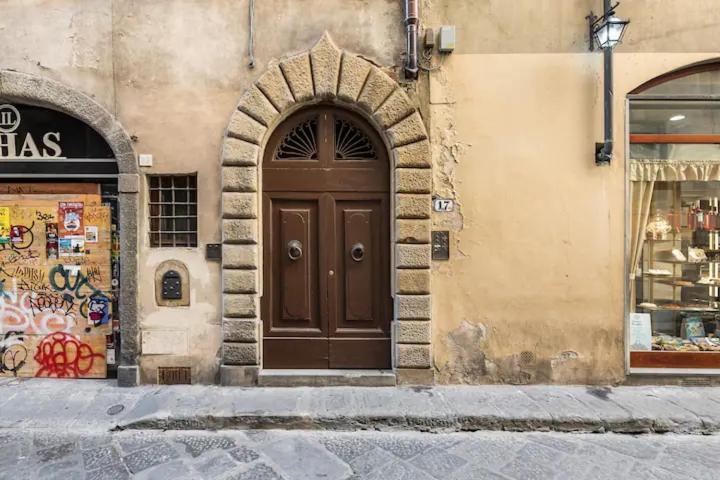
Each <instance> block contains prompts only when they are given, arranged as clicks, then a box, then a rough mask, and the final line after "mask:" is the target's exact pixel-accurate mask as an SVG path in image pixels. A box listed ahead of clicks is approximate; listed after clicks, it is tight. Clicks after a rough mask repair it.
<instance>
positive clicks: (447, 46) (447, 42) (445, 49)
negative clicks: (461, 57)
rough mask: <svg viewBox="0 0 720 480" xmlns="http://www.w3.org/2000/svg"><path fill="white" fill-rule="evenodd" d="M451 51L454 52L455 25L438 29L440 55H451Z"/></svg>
mask: <svg viewBox="0 0 720 480" xmlns="http://www.w3.org/2000/svg"><path fill="white" fill-rule="evenodd" d="M453 50H455V25H443V26H442V27H440V39H439V42H438V51H439V52H440V53H452V52H453Z"/></svg>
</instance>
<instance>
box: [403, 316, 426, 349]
mask: <svg viewBox="0 0 720 480" xmlns="http://www.w3.org/2000/svg"><path fill="white" fill-rule="evenodd" d="M430 323H431V322H428V321H427V320H400V321H398V324H397V334H398V336H397V339H398V343H414V344H424V345H429V344H430V340H431V336H432V335H431V331H430Z"/></svg>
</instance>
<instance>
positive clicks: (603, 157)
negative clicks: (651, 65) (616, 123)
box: [591, 0, 614, 164]
mask: <svg viewBox="0 0 720 480" xmlns="http://www.w3.org/2000/svg"><path fill="white" fill-rule="evenodd" d="M610 2H611V0H603V14H604V15H605V16H606V17H607V15H608V12H609V11H610V10H611V8H612V6H611V5H610ZM591 41H592V40H591ZM612 54H613V49H612V47H607V48H603V71H604V72H603V73H604V74H603V90H604V92H603V93H604V98H603V101H604V105H605V121H604V123H605V137H604V143H603V145H602V148H601V149H600V150H599V151H598V152H597V156H596V158H595V163H597V164H608V163H610V161H611V160H612V155H613V118H612V116H613V99H614V92H613V57H612Z"/></svg>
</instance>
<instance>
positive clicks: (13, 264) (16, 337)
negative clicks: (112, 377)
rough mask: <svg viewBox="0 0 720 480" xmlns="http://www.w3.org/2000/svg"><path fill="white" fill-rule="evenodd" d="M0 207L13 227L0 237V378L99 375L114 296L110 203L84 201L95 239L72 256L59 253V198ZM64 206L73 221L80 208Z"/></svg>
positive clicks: (103, 366)
mask: <svg viewBox="0 0 720 480" xmlns="http://www.w3.org/2000/svg"><path fill="white" fill-rule="evenodd" d="M0 208H5V209H6V210H7V212H8V217H9V218H8V219H7V222H9V224H10V225H11V227H10V229H9V234H8V238H9V240H8V242H6V243H0V377H1V376H18V377H30V376H41V377H104V376H105V373H106V364H105V350H106V336H107V335H108V334H110V333H111V331H112V330H111V329H112V326H111V324H112V321H111V319H112V309H113V307H112V306H113V302H114V297H113V289H112V286H111V284H110V279H111V278H112V272H111V262H110V247H111V232H110V209H109V207H107V206H100V205H94V204H92V203H91V202H88V203H85V204H84V207H83V210H82V212H83V215H87V216H88V218H90V219H92V222H93V227H95V226H97V227H96V228H97V235H96V238H95V240H97V241H96V242H95V243H93V246H92V249H91V251H84V250H82V251H79V252H76V253H78V254H77V255H73V256H70V257H68V256H66V257H63V256H59V255H58V254H57V237H56V236H54V235H55V233H53V232H56V231H57V230H56V228H55V225H56V224H57V223H58V222H59V221H60V220H59V216H58V215H59V214H58V202H55V201H47V202H45V203H43V204H42V205H37V204H32V205H14V206H6V205H0ZM66 210H67V211H65V213H66V214H68V215H66V216H67V217H68V218H66V220H68V219H69V220H70V221H69V223H70V224H72V222H73V221H74V220H73V218H74V217H73V216H72V215H70V214H72V213H73V212H75V211H79V210H78V209H75V210H74V211H70V210H69V209H66ZM70 217H72V218H70ZM70 226H72V225H70ZM48 232H51V233H52V234H53V235H49V234H48ZM53 249H54V250H55V251H53Z"/></svg>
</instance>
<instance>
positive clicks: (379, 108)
mask: <svg viewBox="0 0 720 480" xmlns="http://www.w3.org/2000/svg"><path fill="white" fill-rule="evenodd" d="M321 102H324V103H330V104H332V105H335V106H337V107H340V108H346V109H349V110H352V111H354V112H357V113H359V114H361V115H362V116H363V117H364V118H366V119H367V120H368V122H369V123H370V124H371V125H372V126H373V127H374V128H375V129H376V130H377V132H378V133H379V135H380V137H381V138H382V139H383V142H384V143H385V146H386V148H387V150H388V152H389V153H390V155H389V158H390V161H391V162H392V165H391V178H392V179H393V180H392V184H393V185H391V190H390V191H391V192H392V202H391V203H392V205H391V208H392V209H393V212H394V215H392V225H391V242H393V243H394V247H395V248H394V251H393V255H392V256H393V258H392V263H391V268H392V273H393V275H392V277H391V278H392V287H391V288H392V291H391V294H392V296H393V298H394V305H395V307H394V318H393V329H392V331H393V335H392V337H393V341H392V348H393V352H392V357H393V366H394V371H395V374H396V376H397V380H398V383H413V384H429V383H432V382H433V378H434V374H433V372H434V370H433V368H432V356H431V313H432V312H431V301H430V258H431V247H430V227H431V221H430V205H431V193H432V160H431V156H430V146H429V142H428V136H427V132H426V129H425V126H424V124H423V121H422V118H421V117H420V114H419V112H418V111H417V109H416V108H415V107H414V105H413V103H412V101H411V100H410V99H409V97H408V96H407V94H406V93H405V91H404V90H403V88H402V87H401V86H400V85H399V84H398V83H397V82H396V81H394V80H393V79H391V78H390V77H389V76H388V75H387V74H385V73H384V72H383V71H382V70H381V69H380V68H378V67H377V66H376V65H374V64H372V63H371V62H369V61H367V60H365V59H364V58H362V57H360V56H358V55H354V54H352V53H349V52H347V51H343V50H341V49H339V48H338V47H337V46H336V45H335V44H334V43H333V41H332V39H331V38H330V36H329V35H328V34H327V33H326V34H325V35H323V37H322V38H321V39H320V40H319V41H318V42H317V43H316V44H315V46H313V47H312V48H311V49H310V51H308V52H304V53H301V54H299V55H295V56H292V57H289V58H286V59H283V60H280V61H276V62H272V63H271V64H270V66H269V67H268V69H267V71H266V72H265V73H263V74H262V75H261V76H260V78H259V79H258V80H257V81H256V82H255V83H254V84H253V85H252V86H251V87H250V88H249V89H248V90H247V91H246V92H245V93H244V94H243V96H242V97H241V99H240V102H239V103H238V105H237V108H236V109H235V111H234V112H233V114H232V116H231V118H230V122H229V125H228V127H227V130H226V132H225V136H224V140H223V148H222V156H221V162H222V168H221V170H222V242H223V256H222V290H223V294H222V297H223V307H222V311H223V319H222V333H223V346H222V363H221V366H220V381H221V383H222V384H223V385H254V384H256V383H257V377H258V373H259V371H260V369H261V367H262V352H261V346H262V338H261V335H262V328H261V321H262V319H261V318H260V296H261V295H262V291H261V285H262V279H261V278H260V277H261V275H262V263H261V262H262V252H261V251H260V250H261V248H262V247H261V246H262V239H261V238H260V235H261V232H262V228H261V225H262V223H261V222H262V219H261V209H260V205H261V201H260V193H261V185H262V182H261V178H260V176H261V171H262V168H261V165H260V162H261V161H262V158H263V151H264V148H265V145H266V144H267V141H268V139H269V137H270V134H271V133H272V132H273V131H274V129H275V128H276V127H277V126H278V125H279V124H280V123H281V122H282V121H283V120H284V119H286V118H287V117H288V116H289V115H291V114H292V113H294V112H296V111H297V110H299V109H302V108H305V107H308V106H311V105H315V104H318V103H321Z"/></svg>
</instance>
